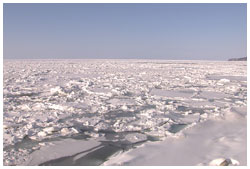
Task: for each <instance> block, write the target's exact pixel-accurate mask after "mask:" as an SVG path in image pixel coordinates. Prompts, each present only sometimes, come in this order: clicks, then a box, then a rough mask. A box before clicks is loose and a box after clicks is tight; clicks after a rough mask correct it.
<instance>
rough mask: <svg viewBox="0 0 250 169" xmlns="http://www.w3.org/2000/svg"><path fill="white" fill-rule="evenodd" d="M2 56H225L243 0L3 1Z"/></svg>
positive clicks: (241, 18) (243, 11) (242, 16)
mask: <svg viewBox="0 0 250 169" xmlns="http://www.w3.org/2000/svg"><path fill="white" fill-rule="evenodd" d="M3 26H4V59H16V58H17V59H36V58H37V59H47V58H48V59H55V58H56V59H57V58H58V59H64V58H67V59H70V58H74V59H85V58H87V59H98V58H101V59H103V58H114V59H127V58H135V59H171V60H173V59H174V60H182V59H186V60H192V59H196V60H227V59H228V58H234V57H245V56H246V55H247V54H246V52H247V46H246V43H247V37H246V34H247V5H246V4H4V25H3Z"/></svg>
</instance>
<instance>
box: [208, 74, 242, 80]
mask: <svg viewBox="0 0 250 169" xmlns="http://www.w3.org/2000/svg"><path fill="white" fill-rule="evenodd" d="M207 79H209V80H221V79H228V80H230V81H247V76H219V75H209V76H207Z"/></svg>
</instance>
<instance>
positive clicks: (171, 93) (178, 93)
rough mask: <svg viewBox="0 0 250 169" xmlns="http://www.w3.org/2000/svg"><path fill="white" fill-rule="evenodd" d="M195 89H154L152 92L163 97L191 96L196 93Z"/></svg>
mask: <svg viewBox="0 0 250 169" xmlns="http://www.w3.org/2000/svg"><path fill="white" fill-rule="evenodd" d="M194 93H195V91H193V90H188V89H186V90H161V89H153V90H152V91H151V92H150V94H151V95H156V96H163V97H170V98H172V97H180V98H190V97H192V96H193V95H194Z"/></svg>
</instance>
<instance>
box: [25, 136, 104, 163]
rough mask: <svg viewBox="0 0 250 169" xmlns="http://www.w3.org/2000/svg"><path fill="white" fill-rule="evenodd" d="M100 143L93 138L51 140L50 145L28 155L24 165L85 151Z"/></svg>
mask: <svg viewBox="0 0 250 169" xmlns="http://www.w3.org/2000/svg"><path fill="white" fill-rule="evenodd" d="M100 144H101V143H100V142H98V141H95V140H89V141H86V140H74V139H65V140H62V141H55V142H51V145H48V146H44V147H42V148H41V149H40V150H37V151H35V152H33V153H31V155H30V159H28V160H27V162H26V163H25V164H24V165H39V164H42V163H44V162H47V161H51V160H54V159H59V158H62V157H67V156H72V155H74V154H77V153H81V152H82V153H84V152H85V153H87V152H89V151H90V150H92V149H94V148H97V147H98V146H99V145H100Z"/></svg>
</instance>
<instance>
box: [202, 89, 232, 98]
mask: <svg viewBox="0 0 250 169" xmlns="http://www.w3.org/2000/svg"><path fill="white" fill-rule="evenodd" d="M199 97H201V98H204V99H208V100H209V99H211V100H212V99H214V100H219V99H224V98H228V97H230V95H229V94H226V93H223V92H215V91H202V92H201V93H200V94H199Z"/></svg>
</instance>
